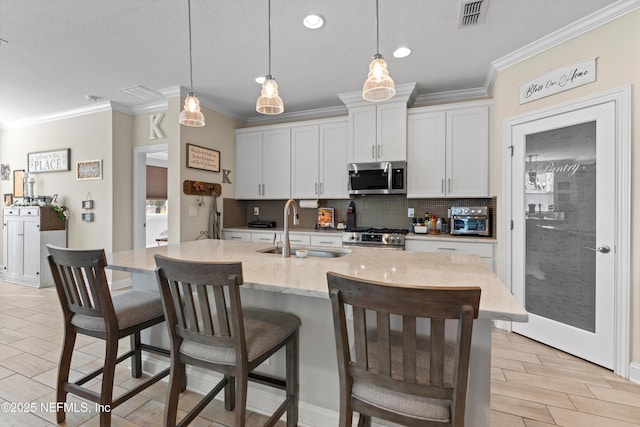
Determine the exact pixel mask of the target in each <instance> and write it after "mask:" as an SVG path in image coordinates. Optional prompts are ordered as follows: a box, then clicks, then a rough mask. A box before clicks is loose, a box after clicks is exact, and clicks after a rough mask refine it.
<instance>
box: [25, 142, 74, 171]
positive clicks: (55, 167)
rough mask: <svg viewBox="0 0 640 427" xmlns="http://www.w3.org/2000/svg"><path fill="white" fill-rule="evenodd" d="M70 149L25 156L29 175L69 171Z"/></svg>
mask: <svg viewBox="0 0 640 427" xmlns="http://www.w3.org/2000/svg"><path fill="white" fill-rule="evenodd" d="M70 154H71V149H70V148H64V149H62V150H52V151H39V152H37V153H29V154H27V164H28V165H29V169H28V170H27V172H29V173H40V172H61V171H69V170H71V165H70V163H69V157H70Z"/></svg>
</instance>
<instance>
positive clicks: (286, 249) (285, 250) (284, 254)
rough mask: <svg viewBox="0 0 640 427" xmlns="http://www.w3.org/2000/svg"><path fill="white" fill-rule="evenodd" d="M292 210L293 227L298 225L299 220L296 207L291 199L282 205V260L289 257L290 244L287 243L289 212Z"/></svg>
mask: <svg viewBox="0 0 640 427" xmlns="http://www.w3.org/2000/svg"><path fill="white" fill-rule="evenodd" d="M289 207H291V208H293V225H298V224H300V218H299V217H298V205H296V201H295V200H293V199H289V200H287V203H285V205H284V243H283V248H282V258H289V257H291V243H290V242H289V210H290V208H289Z"/></svg>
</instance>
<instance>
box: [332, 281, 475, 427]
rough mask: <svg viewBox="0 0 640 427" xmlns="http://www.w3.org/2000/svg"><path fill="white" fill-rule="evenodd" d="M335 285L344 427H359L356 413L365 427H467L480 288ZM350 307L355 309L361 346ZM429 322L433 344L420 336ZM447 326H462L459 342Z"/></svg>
mask: <svg viewBox="0 0 640 427" xmlns="http://www.w3.org/2000/svg"><path fill="white" fill-rule="evenodd" d="M327 281H328V285H329V296H330V298H331V307H332V312H333V321H334V330H335V337H336V349H337V355H338V373H339V375H340V423H339V426H340V427H345V426H351V420H352V418H353V411H356V412H359V413H360V418H359V424H358V425H359V426H368V425H370V423H371V417H372V416H373V417H377V418H381V419H384V420H387V421H392V422H394V423H398V424H402V425H405V426H422V427H432V426H455V427H462V426H464V415H465V403H466V396H467V378H468V374H469V356H470V351H471V333H472V329H473V319H477V317H478V307H479V303H480V288H478V287H435V286H433V287H428V286H424V287H417V286H402V287H400V286H389V285H388V284H384V283H381V282H374V281H366V280H362V279H359V278H355V277H349V276H344V275H341V274H337V273H333V272H329V273H327ZM345 306H351V307H352V308H353V324H354V333H353V338H352V341H353V342H350V341H349V336H348V334H347V320H346V315H345V312H346V311H345ZM372 318H373V319H375V320H371V322H370V323H371V325H369V324H367V319H372ZM422 318H424V319H429V320H430V336H419V335H418V333H417V330H418V328H417V325H418V324H419V322H418V319H422ZM447 320H456V321H457V337H456V340H455V342H453V341H448V340H445V321H447ZM395 322H397V323H398V324H399V325H398V327H394V328H392V327H391V325H392V324H394V326H395ZM394 329H401V331H399V332H396V331H395V330H394ZM352 348H354V349H355V355H353V354H351V349H352ZM354 356H355V357H354Z"/></svg>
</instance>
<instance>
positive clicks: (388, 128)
mask: <svg viewBox="0 0 640 427" xmlns="http://www.w3.org/2000/svg"><path fill="white" fill-rule="evenodd" d="M349 124H350V132H351V138H350V141H351V145H350V147H351V153H350V154H351V156H350V159H351V161H352V162H378V161H395V160H406V159H407V104H406V103H405V102H394V103H390V104H379V105H367V106H364V107H354V108H350V109H349Z"/></svg>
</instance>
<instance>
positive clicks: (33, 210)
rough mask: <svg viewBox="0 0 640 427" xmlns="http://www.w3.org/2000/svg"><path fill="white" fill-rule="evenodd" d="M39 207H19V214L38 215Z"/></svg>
mask: <svg viewBox="0 0 640 427" xmlns="http://www.w3.org/2000/svg"><path fill="white" fill-rule="evenodd" d="M39 215H40V208H26V209H24V208H23V209H20V216H39Z"/></svg>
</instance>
